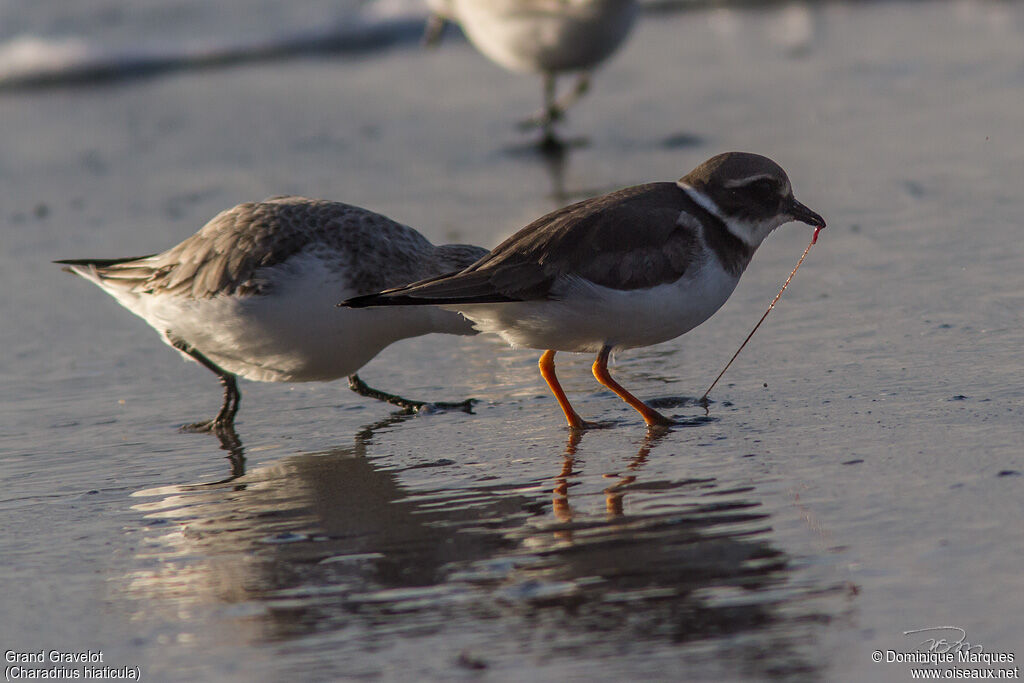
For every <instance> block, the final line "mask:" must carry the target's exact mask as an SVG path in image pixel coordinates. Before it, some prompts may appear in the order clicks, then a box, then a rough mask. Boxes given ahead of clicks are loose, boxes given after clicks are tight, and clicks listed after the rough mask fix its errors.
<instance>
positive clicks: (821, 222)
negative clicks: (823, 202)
mask: <svg viewBox="0 0 1024 683" xmlns="http://www.w3.org/2000/svg"><path fill="white" fill-rule="evenodd" d="M786 212H787V213H788V214H789V215H790V216H792V217H793V220H797V221H800V222H801V223H806V224H807V225H813V226H814V227H816V228H818V229H819V230H820V229H822V228H824V227H825V219H824V218H822V217H821V216H819V215H818V214H816V213H814V212H813V211H811V210H810V209H808V208H807V207H806V206H804V205H803V204H801V203H800V202H798V201H797V200H796V199H794V198H790V200H789V206H788V207H787V208H786Z"/></svg>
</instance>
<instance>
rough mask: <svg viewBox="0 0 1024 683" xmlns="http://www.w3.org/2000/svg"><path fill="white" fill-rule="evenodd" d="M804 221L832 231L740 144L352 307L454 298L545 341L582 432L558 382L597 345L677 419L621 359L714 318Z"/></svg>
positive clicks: (561, 214)
mask: <svg viewBox="0 0 1024 683" xmlns="http://www.w3.org/2000/svg"><path fill="white" fill-rule="evenodd" d="M793 220H796V221H801V222H803V223H807V224H809V225H812V226H814V227H815V228H818V229H820V228H824V227H825V221H824V220H823V219H822V217H821V216H819V215H818V214H817V213H815V212H814V211H811V210H810V209H809V208H807V207H806V206H804V205H803V204H801V203H800V202H798V201H797V200H796V199H795V198H794V197H793V190H792V186H791V185H790V182H789V178H788V177H787V176H786V172H785V171H783V170H782V168H781V167H779V165H778V164H776V163H775V162H774V161H772V160H771V159H768V158H766V157H763V156H760V155H757V154H750V153H745V152H728V153H725V154H719V155H718V156H715V157H713V158H711V159H709V160H708V161H705V162H704V163H703V164H701V165H700V166H698V167H697V168H695V169H694V170H693V171H691V172H690V173H688V174H687V175H685V176H683V177H682V179H680V180H679V181H678V182H674V183H673V182H661V183H650V184H647V185H637V186H635V187H627V188H625V189H622V190H618V191H616V192H612V193H609V194H606V195H602V196H599V197H593V198H591V199H587V200H584V201H582V202H579V203H577V204H573V205H571V206H567V207H565V208H562V209H559V210H557V211H554V212H553V213H550V214H548V215H546V216H544V217H542V218H540V219H538V220H536V221H534V222H533V223H531V224H530V225H528V226H526V227H525V228H523V229H522V230H520V231H519V232H517V233H516V234H515V235H513V236H512V237H510V238H509V239H507V240H505V241H504V242H503V243H501V244H500V245H498V246H497V247H496V248H495V249H494V250H493V251H491V253H490V254H488V255H487V256H486V257H484V258H482V259H480V260H479V261H477V262H476V263H474V264H473V265H471V266H469V267H468V268H465V269H463V270H461V271H458V272H454V273H449V274H447V275H440V276H437V277H433V278H429V279H426V280H423V281H421V282H416V283H412V284H409V285H406V286H404V287H397V288H394V289H390V290H386V291H384V292H380V293H378V294H370V295H363V296H358V297H354V298H352V299H349V300H348V301H346V302H344V303H343V305H346V306H350V307H354V308H358V307H364V306H383V305H420V304H430V305H441V306H443V307H445V308H447V309H449V310H457V311H459V312H461V313H462V314H463V315H464V316H466V317H467V318H469V319H470V320H472V321H473V322H474V323H475V324H476V327H477V329H479V330H481V331H484V332H494V333H497V334H499V335H501V337H502V338H504V339H505V341H507V342H509V343H510V344H512V345H513V346H521V347H527V348H533V349H543V350H544V353H543V355H541V357H540V372H541V375H542V376H543V377H544V379H545V381H547V383H548V386H549V387H550V388H551V392H552V393H553V394H554V395H555V398H556V399H557V400H558V403H559V405H560V406H561V408H562V410H563V412H564V413H565V418H566V420H567V422H568V423H569V427H570V428H571V429H574V430H579V429H584V428H586V427H587V423H586V422H584V420H583V419H582V418H581V417H580V416H579V415H578V414H577V413H576V411H575V410H574V409H573V407H572V405H571V404H570V403H569V400H568V398H567V397H566V395H565V392H564V391H562V388H561V386H560V385H559V383H558V378H557V377H556V376H555V365H554V357H555V352H556V351H577V352H596V353H597V359H596V360H595V362H594V366H593V372H594V377H596V378H597V381H598V382H600V383H601V384H603V385H604V386H606V387H608V388H609V389H611V390H612V391H613V392H615V393H616V394H617V395H618V396H619V397H620V398H622V399H623V400H624V401H626V403H628V404H629V405H630V406H632V407H633V408H634V409H636V410H637V411H638V412H639V413H640V414H641V415H642V416H643V418H644V421H645V422H646V423H647V425H648V426H649V427H650V426H654V425H667V424H671V420H669V419H668V418H666V417H665V416H663V415H661V414H659V413H658V412H657V411H655V410H653V409H652V408H650V407H648V406H647V405H645V404H644V403H643V402H642V401H640V400H639V399H638V398H636V397H635V396H633V394H631V393H629V392H628V391H626V389H625V388H623V387H622V386H621V385H620V384H619V383H618V382H616V381H615V380H614V379H612V377H611V375H610V374H609V373H608V358H609V355H610V354H611V353H612V352H613V351H617V350H619V349H628V348H636V347H641V346H649V345H651V344H658V343H660V342H664V341H668V340H669V339H674V338H675V337H678V336H679V335H681V334H684V333H686V332H689V331H690V330H692V329H693V328H694V327H696V326H697V325H700V324H701V323H702V322H704V321H705V320H707V319H708V318H709V317H711V315H712V314H713V313H714V312H715V311H717V310H718V309H719V308H720V307H721V306H722V304H724V303H725V301H726V300H727V299H728V298H729V296H730V295H731V294H732V292H733V290H734V289H735V288H736V284H737V283H738V282H739V279H740V275H742V274H743V271H744V269H746V267H747V264H748V263H749V262H750V259H751V257H752V256H753V255H754V252H755V251H756V250H757V247H758V246H759V245H760V244H761V242H762V240H764V238H765V237H767V236H768V235H769V234H770V233H771V232H772V231H773V230H775V228H777V227H779V226H780V225H782V224H783V223H786V222H789V221H793Z"/></svg>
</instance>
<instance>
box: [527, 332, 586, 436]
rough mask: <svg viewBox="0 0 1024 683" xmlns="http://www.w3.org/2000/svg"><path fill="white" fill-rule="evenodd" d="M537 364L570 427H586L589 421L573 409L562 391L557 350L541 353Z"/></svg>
mask: <svg viewBox="0 0 1024 683" xmlns="http://www.w3.org/2000/svg"><path fill="white" fill-rule="evenodd" d="M537 365H538V366H539V367H540V375H541V377H543V378H544V381H545V382H547V383H548V387H549V388H550V389H551V393H552V394H554V395H555V399H556V400H557V401H558V405H560V406H561V407H562V412H563V413H565V419H566V421H567V422H568V423H569V429H586V426H587V423H586V422H584V421H583V418H581V417H580V416H579V414H577V413H576V411H575V410H573V408H572V405H571V404H570V403H569V399H568V398H566V396H565V392H564V391H562V385H561V384H559V383H558V377H556V376H555V352H554V351H552V350H551V349H548V350H547V351H545V352H544V353H543V354H541V357H540V361H539V362H538V363H537Z"/></svg>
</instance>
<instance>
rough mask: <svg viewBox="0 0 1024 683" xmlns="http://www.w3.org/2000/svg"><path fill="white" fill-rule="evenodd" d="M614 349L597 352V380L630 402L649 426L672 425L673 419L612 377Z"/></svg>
mask: <svg viewBox="0 0 1024 683" xmlns="http://www.w3.org/2000/svg"><path fill="white" fill-rule="evenodd" d="M611 352H612V349H611V347H609V346H606V347H604V348H603V349H601V353H599V354H597V360H595V361H594V377H596V378H597V381H598V382H600V383H601V384H603V385H604V386H606V387H608V388H609V389H611V390H612V391H614V392H615V393H616V394H617V395H618V397H619V398H621V399H622V400H623V401H625V402H626V403H628V404H629V405H630V406H632V407H633V409H634V410H636V411H637V412H638V413H640V415H642V416H643V418H644V422H646V423H647V426H648V427H653V426H655V425H662V426H664V425H670V424H672V420H670V419H668V418H667V417H665V416H664V415H662V414H661V413H659V412H658V411H657V410H654V409H653V408H648V407H647V406H646V405H644V402H643V401H641V400H640V399H638V398H637V397H636V396H634V395H633V394H631V393H629V392H628V391H626V389H625V388H624V387H623V386H622V385H621V384H619V383H618V382H616V381H615V380H614V379H612V376H611V375H610V374H608V356H609V355H611Z"/></svg>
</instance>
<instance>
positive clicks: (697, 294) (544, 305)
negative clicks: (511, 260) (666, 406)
mask: <svg viewBox="0 0 1024 683" xmlns="http://www.w3.org/2000/svg"><path fill="white" fill-rule="evenodd" d="M737 282H739V278H738V277H734V276H732V275H730V274H728V273H727V272H725V271H724V270H723V269H722V268H721V266H719V264H718V262H717V261H715V260H712V261H711V262H710V263H708V265H706V266H705V267H704V268H702V269H700V270H698V272H697V273H696V274H695V276H694V277H692V278H691V277H684V278H681V279H680V280H678V281H676V282H674V283H670V284H664V285H658V286H657V287H652V288H649V289H634V290H616V289H610V288H608V287H602V286H600V285H595V284H593V283H592V282H588V281H586V280H582V279H579V278H565V279H564V280H562V281H560V282H557V283H556V284H555V286H554V288H553V290H552V300H548V301H524V302H515V303H499V304H473V305H462V306H446V307H445V308H449V309H452V310H459V311H460V312H461V313H462V314H463V315H465V316H466V317H467V318H469V319H470V320H472V321H473V322H474V323H475V324H476V328H477V329H478V330H480V331H481V332H493V333H496V334H499V335H500V336H501V337H502V338H503V339H504V340H505V341H507V342H508V343H509V344H512V345H513V346H517V347H526V348H532V349H553V350H555V351H586V352H597V351H600V350H601V348H603V347H605V346H610V347H612V348H615V349H628V348H635V347H640V346H649V345H651V344H658V343H661V342H664V341H668V340H669V339H674V338H675V337H678V336H679V335H681V334H685V333H686V332H689V331H690V330H692V329H693V328H695V327H697V326H698V325H700V324H701V323H702V322H704V321H705V320H707V319H708V318H710V317H711V316H712V315H713V314H714V313H715V311H717V310H718V309H719V308H721V306H722V304H724V303H725V302H726V300H727V299H728V298H729V296H730V295H731V294H732V292H733V290H734V289H735V288H736V283H737Z"/></svg>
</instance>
